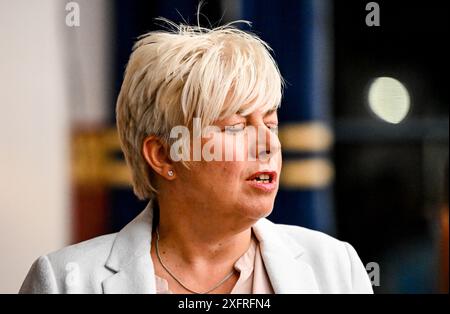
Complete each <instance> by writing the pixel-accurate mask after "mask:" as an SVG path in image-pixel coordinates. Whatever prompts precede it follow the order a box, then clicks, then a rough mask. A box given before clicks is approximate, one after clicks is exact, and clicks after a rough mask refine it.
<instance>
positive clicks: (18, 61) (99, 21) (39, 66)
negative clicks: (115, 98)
mask: <svg viewBox="0 0 450 314" xmlns="http://www.w3.org/2000/svg"><path fill="white" fill-rule="evenodd" d="M67 2H69V1H62V0H0V293H16V292H17V291H18V290H19V288H20V285H21V283H22V281H23V279H24V277H25V275H26V273H27V271H28V269H29V267H30V266H31V264H32V262H33V261H34V260H35V259H36V258H37V257H38V256H40V255H43V254H46V253H49V252H51V251H54V250H57V249H59V248H61V247H63V246H65V245H67V244H68V243H69V242H70V238H71V232H72V225H71V208H70V203H71V200H70V197H71V196H70V173H69V172H70V167H69V166H70V151H69V150H70V128H71V126H76V127H79V126H80V125H88V126H91V125H94V126H98V125H101V124H104V121H105V119H106V117H107V114H106V112H107V108H108V105H110V104H108V102H110V101H111V100H110V95H111V88H112V87H111V85H112V83H110V81H109V76H110V73H111V62H110V61H111V57H110V56H111V55H112V54H111V47H110V43H111V41H110V34H111V31H110V30H111V27H110V26H111V24H110V23H111V18H110V17H111V16H112V15H111V10H112V8H111V5H110V3H108V0H96V1H91V0H79V1H76V2H77V3H78V4H79V6H80V9H81V11H80V27H75V28H69V27H68V26H67V25H66V14H67V13H68V12H67V11H66V10H65V6H66V3H67Z"/></svg>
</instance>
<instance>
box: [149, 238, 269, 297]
mask: <svg viewBox="0 0 450 314" xmlns="http://www.w3.org/2000/svg"><path fill="white" fill-rule="evenodd" d="M234 269H236V271H237V272H239V279H238V281H237V282H236V285H235V286H234V288H233V290H231V294H273V293H274V291H273V289H272V285H271V284H270V280H269V276H268V275H267V272H266V269H265V267H264V262H263V260H262V257H261V251H260V248H259V243H258V240H257V238H256V237H255V236H254V234H253V232H252V239H251V243H250V247H249V249H248V250H247V252H246V253H244V255H242V256H241V257H240V258H239V259H238V260H237V261H236V263H235V264H234ZM155 281H156V293H157V294H167V293H172V292H171V291H170V290H169V285H168V283H167V280H165V279H164V278H161V277H158V276H156V275H155Z"/></svg>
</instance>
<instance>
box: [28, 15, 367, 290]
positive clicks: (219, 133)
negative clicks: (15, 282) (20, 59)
mask: <svg viewBox="0 0 450 314" xmlns="http://www.w3.org/2000/svg"><path fill="white" fill-rule="evenodd" d="M169 23H170V22H169ZM170 25H171V26H172V27H173V28H174V29H173V30H172V31H164V32H163V31H159V32H151V33H148V34H146V35H144V36H142V37H141V38H140V39H139V41H138V42H137V43H136V45H135V47H134V49H133V53H132V55H131V57H130V60H129V63H128V65H127V69H126V73H125V78H124V81H123V85H122V88H121V91H120V95H119V98H118V101H117V127H118V131H119V136H120V140H121V144H122V149H123V152H124V154H125V157H126V161H127V164H128V165H129V167H130V169H131V172H132V180H133V188H134V192H135V194H136V195H137V197H139V198H140V199H148V200H149V204H148V206H147V207H146V208H145V210H144V211H143V212H142V213H141V214H140V215H139V216H138V217H137V218H136V219H135V220H134V221H132V222H131V223H130V224H128V225H127V226H126V227H125V228H123V229H122V230H121V231H120V232H119V233H117V234H110V235H106V236H102V237H98V238H95V239H92V240H89V241H86V242H83V243H80V244H76V245H73V246H70V247H67V248H64V249H62V250H60V251H57V252H55V253H51V254H49V255H46V256H42V257H40V258H39V259H38V260H37V261H36V262H35V263H34V264H33V266H32V267H31V270H30V272H29V274H28V276H27V277H26V279H25V281H24V283H23V285H22V288H21V292H23V293H73V292H75V293H371V292H372V288H371V284H370V282H369V278H368V275H367V273H366V270H365V268H364V266H363V264H362V263H361V261H360V259H359V257H358V255H357V253H356V252H355V250H354V249H353V248H352V247H351V246H350V245H349V244H347V243H344V242H340V241H338V240H335V239H333V238H331V237H329V236H327V235H325V234H322V233H319V232H316V231H311V230H307V229H305V228H301V227H297V226H287V225H277V224H274V223H272V222H270V221H268V220H267V219H265V218H264V217H266V216H268V215H269V214H270V212H271V211H272V208H273V204H274V200H275V196H276V193H277V190H278V182H279V175H280V170H281V151H280V143H279V141H278V137H277V125H278V121H277V111H276V110H277V108H278V106H279V104H280V102H281V94H282V87H283V80H282V78H281V75H280V73H279V70H278V67H277V65H276V63H275V61H274V60H273V59H272V57H271V55H270V51H269V50H270V48H269V47H268V45H267V44H266V43H265V42H263V41H262V40H261V39H259V38H258V37H256V36H254V35H252V34H249V33H246V32H243V31H240V30H238V29H236V28H234V27H233V26H232V25H227V26H224V27H219V28H215V29H212V30H210V29H204V28H200V27H191V26H185V25H182V26H179V27H177V26H176V25H174V24H170ZM199 130H200V131H199ZM180 135H181V136H180Z"/></svg>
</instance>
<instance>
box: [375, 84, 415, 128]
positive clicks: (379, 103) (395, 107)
mask: <svg viewBox="0 0 450 314" xmlns="http://www.w3.org/2000/svg"><path fill="white" fill-rule="evenodd" d="M369 106H370V109H372V111H373V112H374V113H375V114H376V115H377V116H378V117H380V118H381V119H382V120H384V121H386V122H389V123H393V124H397V123H400V122H401V121H402V120H403V119H404V118H405V117H406V115H407V113H408V111H409V108H410V99H409V93H408V90H407V89H406V88H405V86H403V84H402V83H400V82H399V81H398V80H396V79H394V78H391V77H379V78H377V79H375V80H374V81H373V82H372V84H371V85H370V88H369Z"/></svg>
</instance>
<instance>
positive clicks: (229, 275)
mask: <svg viewBox="0 0 450 314" xmlns="http://www.w3.org/2000/svg"><path fill="white" fill-rule="evenodd" d="M158 243H159V228H158V227H156V256H157V257H158V260H159V262H160V263H161V265H162V267H163V268H164V269H165V270H166V271H167V273H168V274H169V275H170V276H171V277H172V278H173V279H174V280H175V281H176V282H178V283H179V284H180V286H182V287H183V288H184V289H186V290H187V291H190V292H192V293H194V294H208V293H210V292H211V291H214V290H215V289H217V288H218V287H220V286H221V285H223V284H224V283H225V282H226V281H227V280H228V279H230V278H231V276H233V274H234V269H233V270H232V271H231V273H229V274H228V275H226V276H225V278H223V279H222V280H221V281H219V282H218V283H217V284H216V285H214V286H213V287H212V288H211V289H208V290H207V291H205V292H197V291H194V290H192V289H189V288H188V287H186V285H185V284H184V283H183V282H182V281H181V280H180V279H178V278H177V277H176V276H175V275H174V274H173V273H172V272H171V271H170V270H169V268H167V266H166V265H165V264H164V263H163V261H162V259H161V256H160V255H159V246H158Z"/></svg>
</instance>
